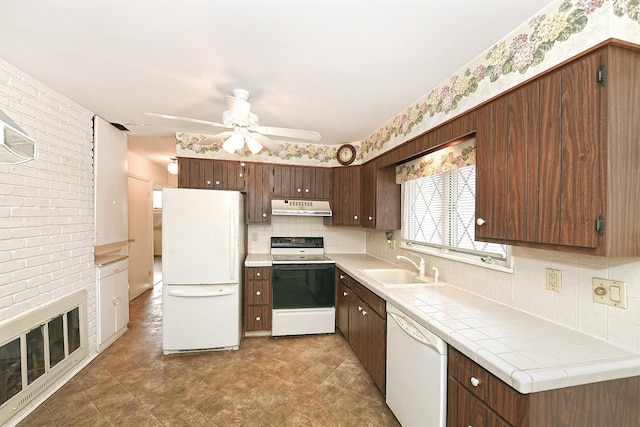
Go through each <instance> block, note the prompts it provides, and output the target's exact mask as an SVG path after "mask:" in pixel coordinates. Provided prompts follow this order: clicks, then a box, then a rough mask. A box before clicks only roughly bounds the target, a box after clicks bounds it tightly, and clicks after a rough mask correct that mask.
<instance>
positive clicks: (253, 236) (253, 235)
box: [251, 231, 258, 242]
mask: <svg viewBox="0 0 640 427" xmlns="http://www.w3.org/2000/svg"><path fill="white" fill-rule="evenodd" d="M251 241H252V242H257V241H258V232H257V231H253V232H251Z"/></svg>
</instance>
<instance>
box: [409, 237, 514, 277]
mask: <svg viewBox="0 0 640 427" xmlns="http://www.w3.org/2000/svg"><path fill="white" fill-rule="evenodd" d="M400 249H405V250H409V251H413V252H420V253H423V254H426V255H429V256H435V257H439V258H444V259H448V260H451V261H457V262H463V263H465V264H470V265H475V266H477V267H483V268H488V269H490V270H496V271H501V272H503V273H513V257H511V256H508V257H507V261H506V264H507V265H500V264H488V263H486V262H483V261H481V260H480V258H479V257H478V256H466V255H464V254H460V253H456V252H442V251H440V250H438V249H433V248H429V247H425V246H418V245H411V246H410V245H407V244H406V242H405V241H404V240H403V241H402V243H400Z"/></svg>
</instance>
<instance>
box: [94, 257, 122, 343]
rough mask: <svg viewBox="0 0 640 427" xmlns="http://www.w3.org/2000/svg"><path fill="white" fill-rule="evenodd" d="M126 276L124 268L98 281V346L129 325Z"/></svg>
mask: <svg viewBox="0 0 640 427" xmlns="http://www.w3.org/2000/svg"><path fill="white" fill-rule="evenodd" d="M128 276H129V275H128V270H127V269H126V268H125V269H124V270H120V271H118V272H116V273H114V274H110V275H108V276H106V277H102V278H100V279H99V282H98V288H99V298H100V325H99V332H100V337H99V343H100V344H102V343H104V342H106V341H107V340H108V339H109V338H111V337H112V336H113V335H114V334H115V333H116V332H118V331H119V330H121V329H122V328H124V327H126V326H127V323H129V283H128V280H129V279H128Z"/></svg>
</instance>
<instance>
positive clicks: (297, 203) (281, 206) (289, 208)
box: [271, 199, 333, 216]
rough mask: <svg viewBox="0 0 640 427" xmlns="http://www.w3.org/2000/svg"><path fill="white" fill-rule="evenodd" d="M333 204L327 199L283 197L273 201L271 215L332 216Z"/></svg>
mask: <svg viewBox="0 0 640 427" xmlns="http://www.w3.org/2000/svg"><path fill="white" fill-rule="evenodd" d="M332 214H333V213H332V212H331V206H330V205H329V202H328V201H326V200H291V199H281V200H272V201H271V215H272V216H276V215H280V216H283V215H296V216H297V215H306V216H331V215H332Z"/></svg>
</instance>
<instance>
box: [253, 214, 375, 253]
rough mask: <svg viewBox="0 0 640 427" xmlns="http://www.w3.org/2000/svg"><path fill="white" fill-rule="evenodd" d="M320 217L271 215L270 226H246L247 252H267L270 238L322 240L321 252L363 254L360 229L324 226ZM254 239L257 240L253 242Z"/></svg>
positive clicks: (363, 247)
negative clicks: (323, 248)
mask: <svg viewBox="0 0 640 427" xmlns="http://www.w3.org/2000/svg"><path fill="white" fill-rule="evenodd" d="M322 221H323V220H322V218H310V217H303V216H274V217H272V218H271V224H270V225H250V226H249V227H248V234H247V240H248V248H247V249H248V252H250V253H262V254H266V253H269V250H270V245H271V240H270V239H271V237H272V236H273V237H290V236H295V237H320V236H321V237H324V246H325V252H333V253H364V251H365V241H364V238H365V233H364V231H362V229H361V228H349V227H325V226H324V225H323V223H322ZM254 239H257V240H254Z"/></svg>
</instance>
